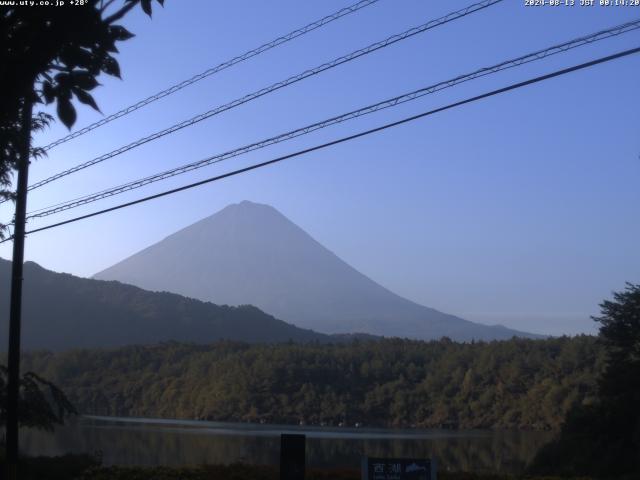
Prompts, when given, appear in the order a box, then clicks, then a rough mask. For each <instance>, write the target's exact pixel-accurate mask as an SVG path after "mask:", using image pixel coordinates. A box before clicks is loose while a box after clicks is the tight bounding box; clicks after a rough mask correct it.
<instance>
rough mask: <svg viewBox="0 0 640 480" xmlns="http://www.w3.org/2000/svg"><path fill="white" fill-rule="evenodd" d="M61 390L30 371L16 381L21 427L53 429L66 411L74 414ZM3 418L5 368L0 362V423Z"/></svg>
mask: <svg viewBox="0 0 640 480" xmlns="http://www.w3.org/2000/svg"><path fill="white" fill-rule="evenodd" d="M76 413H77V412H76V409H75V407H74V406H73V405H72V404H71V402H69V400H68V399H67V397H66V396H65V394H64V392H63V391H62V390H60V389H59V388H58V387H57V386H55V385H54V384H53V383H51V382H49V381H47V380H45V379H44V378H42V377H40V376H38V375H36V374H35V373H33V372H28V373H25V374H24V375H23V376H22V379H21V381H20V410H19V416H18V421H19V423H20V424H21V425H22V426H24V427H31V428H38V429H42V430H53V427H54V426H55V425H62V423H63V422H64V419H65V417H66V416H67V415H70V414H76ZM6 420H7V368H6V367H5V366H3V365H0V425H4V424H5V422H6Z"/></svg>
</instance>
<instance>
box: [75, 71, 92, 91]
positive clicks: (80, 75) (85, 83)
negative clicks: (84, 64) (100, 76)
mask: <svg viewBox="0 0 640 480" xmlns="http://www.w3.org/2000/svg"><path fill="white" fill-rule="evenodd" d="M70 77H71V80H72V82H73V86H77V87H80V88H81V89H83V90H93V89H94V88H96V87H97V86H98V81H97V80H96V77H94V76H93V75H91V74H90V73H89V72H86V71H77V70H76V71H73V72H71V74H70Z"/></svg>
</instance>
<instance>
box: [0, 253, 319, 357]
mask: <svg viewBox="0 0 640 480" xmlns="http://www.w3.org/2000/svg"><path fill="white" fill-rule="evenodd" d="M10 271H11V262H8V261H6V260H2V259H0V289H1V292H2V294H1V295H0V313H1V314H2V316H1V317H0V350H4V348H5V347H6V345H7V337H6V336H7V334H8V326H7V318H8V316H9V315H8V311H9V308H8V300H9V280H10ZM24 278H25V279H24V297H23V321H22V345H23V347H24V348H26V349H36V348H46V349H52V350H61V349H65V348H71V347H87V348H92V347H114V346H121V345H130V344H149V343H158V342H163V341H169V340H175V341H186V342H196V343H209V342H211V341H215V340H219V339H229V340H242V341H247V342H284V341H288V340H295V341H316V340H317V341H328V337H327V336H325V335H322V334H318V333H316V332H312V331H309V330H303V329H300V328H297V327H294V326H293V325H289V324H287V323H285V322H283V321H280V320H277V319H275V318H273V317H272V316H271V315H267V314H265V313H264V312H262V311H260V310H259V309H257V308H255V307H252V306H241V307H229V306H218V305H213V304H211V303H205V302H201V301H198V300H193V299H191V298H185V297H182V296H180V295H176V294H173V293H166V292H160V293H155V292H148V291H145V290H142V289H140V288H138V287H134V286H131V285H124V284H122V283H119V282H105V281H99V280H92V279H86V278H79V277H75V276H73V275H68V274H63V273H55V272H52V271H49V270H45V269H44V268H42V267H40V266H39V265H38V264H36V263H33V262H27V263H26V264H25V272H24Z"/></svg>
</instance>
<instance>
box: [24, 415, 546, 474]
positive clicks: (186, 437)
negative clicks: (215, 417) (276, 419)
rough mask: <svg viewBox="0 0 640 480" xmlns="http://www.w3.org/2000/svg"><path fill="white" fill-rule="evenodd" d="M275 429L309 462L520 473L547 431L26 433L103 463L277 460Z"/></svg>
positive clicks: (85, 422)
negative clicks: (98, 455)
mask: <svg viewBox="0 0 640 480" xmlns="http://www.w3.org/2000/svg"><path fill="white" fill-rule="evenodd" d="M281 433H303V434H305V435H307V464H308V465H309V466H311V467H351V468H358V467H359V465H360V457H361V456H362V455H368V456H374V457H384V456H394V457H435V458H437V459H438V462H439V465H440V468H441V469H448V470H467V471H493V472H503V473H520V472H522V470H523V469H524V467H525V466H526V465H527V464H528V463H529V462H530V461H531V460H532V459H533V457H534V455H535V453H536V452H537V451H538V449H539V448H540V447H541V446H542V445H543V444H545V443H546V442H548V441H549V440H550V438H551V436H550V434H549V433H547V432H493V431H479V430H478V431H451V430H418V429H411V430H389V429H367V428H358V429H355V428H337V427H332V428H329V427H327V428H323V427H292V426H283V425H256V424H239V423H223V422H204V421H182V420H151V419H134V418H116V417H82V418H80V419H78V420H77V421H76V422H74V423H73V424H68V425H65V426H63V427H60V428H58V429H57V430H56V431H55V432H54V433H45V432H37V431H24V432H23V433H22V434H21V442H20V443H21V448H22V450H23V451H24V452H25V453H28V454H31V455H61V454H63V453H67V452H74V453H78V452H87V453H93V452H96V451H101V452H102V455H103V462H104V464H106V465H112V464H119V465H199V464H205V463H233V462H238V461H241V462H247V463H253V464H272V465H275V464H277V462H278V460H279V449H280V443H279V442H280V439H279V436H280V434H281Z"/></svg>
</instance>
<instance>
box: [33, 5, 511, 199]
mask: <svg viewBox="0 0 640 480" xmlns="http://www.w3.org/2000/svg"><path fill="white" fill-rule="evenodd" d="M502 1H504V0H483V1H482V2H479V3H474V4H472V5H470V6H468V7H466V8H463V9H461V10H457V11H455V12H451V13H449V14H447V15H445V16H443V17H440V18H438V19H435V20H431V21H429V22H427V23H424V24H422V25H420V26H418V27H413V28H410V29H409V30H406V31H404V32H402V33H399V34H396V35H392V36H390V37H388V38H386V39H384V40H382V41H380V42H376V43H373V44H371V45H369V46H367V47H364V48H361V49H359V50H356V51H354V52H351V53H349V54H347V55H344V56H342V57H338V58H336V59H334V60H332V61H330V62H327V63H323V64H322V65H319V66H317V67H315V68H312V69H309V70H305V71H304V72H302V73H299V74H297V75H293V76H291V77H289V78H287V79H286V80H282V81H280V82H277V83H274V84H272V85H270V86H268V87H265V88H262V89H260V90H257V91H255V92H253V93H250V94H248V95H245V96H244V97H241V98H238V99H236V100H233V101H232V102H229V103H226V104H224V105H220V106H218V107H216V108H213V109H211V110H209V111H207V112H204V113H201V114H199V115H196V116H195V117H192V118H190V119H188V120H184V121H182V122H180V123H177V124H175V125H172V126H171V127H168V128H166V129H164V130H161V131H159V132H155V133H153V134H151V135H148V136H146V137H143V138H140V139H138V140H136V141H134V142H132V143H129V144H128V145H125V146H122V147H120V148H118V149H116V150H113V151H111V152H109V153H106V154H104V155H101V156H99V157H96V158H94V159H92V160H89V161H87V162H84V163H81V164H79V165H76V166H75V167H72V168H70V169H68V170H64V171H62V172H59V173H57V174H55V175H53V176H51V177H48V178H45V179H44V180H41V181H39V182H37V183H35V184H33V185H31V186H30V187H29V190H33V189H36V188H39V187H42V186H43V185H46V184H48V183H51V182H53V181H54V180H58V179H60V178H62V177H66V176H67V175H71V174H72V173H75V172H78V171H80V170H83V169H85V168H88V167H91V166H93V165H96V164H98V163H101V162H104V161H105V160H108V159H110V158H113V157H115V156H117V155H120V154H122V153H125V152H127V151H129V150H132V149H133V148H136V147H139V146H140V145H144V144H145V143H148V142H151V141H153V140H156V139H158V138H161V137H164V136H165V135H169V134H172V133H175V132H177V131H178V130H182V129H183V128H186V127H190V126H192V125H194V124H196V123H199V122H201V121H203V120H206V119H208V118H211V117H213V116H214V115H218V114H220V113H222V112H225V111H227V110H231V109H232V108H235V107H238V106H240V105H243V104H245V103H247V102H250V101H252V100H255V99H257V98H259V97H262V96H264V95H267V94H269V93H271V92H274V91H276V90H279V89H281V88H284V87H287V86H289V85H292V84H294V83H297V82H299V81H301V80H304V79H306V78H309V77H311V76H314V75H318V74H319V73H322V72H324V71H326V70H329V69H332V68H335V67H337V66H339V65H342V64H344V63H348V62H351V61H353V60H355V59H357V58H359V57H362V56H364V55H368V54H370V53H372V52H375V51H377V50H380V49H382V48H385V47H388V46H390V45H393V44H395V43H397V42H400V41H402V40H406V39H407V38H410V37H413V36H414V35H417V34H419V33H423V32H426V31H427V30H431V29H433V28H436V27H439V26H441V25H444V24H446V23H449V22H452V21H454V20H457V19H460V18H462V17H465V16H467V15H470V14H472V13H475V12H478V11H480V10H483V9H485V8H487V7H490V6H492V5H494V4H496V3H500V2H502Z"/></svg>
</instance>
